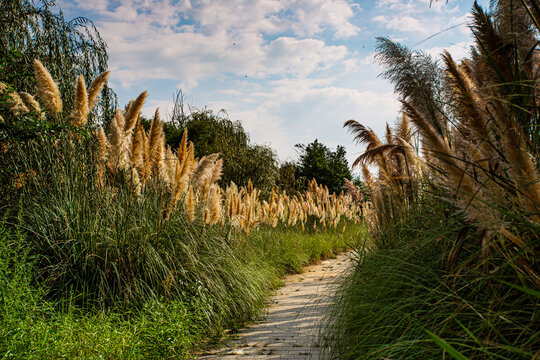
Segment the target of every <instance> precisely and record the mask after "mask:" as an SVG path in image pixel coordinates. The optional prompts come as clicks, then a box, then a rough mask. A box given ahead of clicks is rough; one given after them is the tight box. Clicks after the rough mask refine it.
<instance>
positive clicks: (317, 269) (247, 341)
mask: <svg viewBox="0 0 540 360" xmlns="http://www.w3.org/2000/svg"><path fill="white" fill-rule="evenodd" d="M351 254H352V253H343V254H341V255H339V256H338V257H337V258H336V259H330V260H325V261H323V262H321V263H319V264H316V265H310V266H308V267H306V268H304V272H303V273H302V274H294V275H289V276H287V277H286V278H285V286H284V287H282V288H280V289H279V290H278V291H277V294H276V295H275V296H273V297H272V298H271V301H270V306H269V307H268V309H267V314H266V316H265V318H264V320H263V321H261V322H259V323H257V324H254V325H252V326H251V327H249V328H247V329H244V330H242V331H240V332H239V334H238V337H237V339H236V340H233V341H232V342H231V343H229V345H228V346H227V347H226V348H222V349H220V350H217V351H215V352H213V353H210V354H207V355H204V356H201V357H199V359H201V360H217V359H221V360H247V359H260V360H263V359H294V360H297V359H320V358H322V356H323V355H324V354H323V349H322V348H321V347H320V346H319V339H318V335H319V329H320V325H321V322H322V320H323V318H324V311H325V309H326V307H327V305H328V303H329V301H330V298H331V296H332V289H333V287H332V285H333V284H334V283H335V280H336V279H337V278H338V277H339V275H340V274H341V273H342V272H343V271H345V270H346V269H347V268H348V267H349V266H350V265H351V262H352V261H351V256H352V255H351Z"/></svg>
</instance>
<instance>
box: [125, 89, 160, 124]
mask: <svg viewBox="0 0 540 360" xmlns="http://www.w3.org/2000/svg"><path fill="white" fill-rule="evenodd" d="M147 95H148V92H147V91H144V92H142V93H141V94H140V95H139V96H137V98H136V99H135V100H134V101H133V102H131V103H130V105H129V108H128V109H127V110H126V115H125V117H126V123H125V125H124V130H125V131H126V132H129V131H131V130H133V128H134V127H135V124H136V122H137V119H138V118H139V114H140V113H141V110H142V107H143V105H144V101H145V100H146V96H147ZM156 118H157V119H158V121H159V112H158V110H156Z"/></svg>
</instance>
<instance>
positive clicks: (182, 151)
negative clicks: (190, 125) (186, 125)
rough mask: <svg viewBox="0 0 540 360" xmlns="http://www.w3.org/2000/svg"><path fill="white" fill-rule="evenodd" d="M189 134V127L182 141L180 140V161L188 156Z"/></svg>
mask: <svg viewBox="0 0 540 360" xmlns="http://www.w3.org/2000/svg"><path fill="white" fill-rule="evenodd" d="M187 134H188V132H187V129H185V130H184V134H183V135H182V141H180V146H179V147H178V160H180V162H182V161H184V156H186V152H187Z"/></svg>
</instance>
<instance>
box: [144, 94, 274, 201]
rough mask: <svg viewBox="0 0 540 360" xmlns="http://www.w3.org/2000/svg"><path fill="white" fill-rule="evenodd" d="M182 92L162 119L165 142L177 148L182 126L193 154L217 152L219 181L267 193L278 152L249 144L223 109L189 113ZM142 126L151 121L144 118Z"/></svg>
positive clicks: (201, 154)
mask: <svg viewBox="0 0 540 360" xmlns="http://www.w3.org/2000/svg"><path fill="white" fill-rule="evenodd" d="M179 109H183V102H182V96H181V95H180V96H179V95H177V96H175V110H174V111H173V114H172V118H171V119H170V121H167V122H165V124H164V126H163V130H164V132H165V142H166V144H167V145H169V146H170V147H171V148H172V149H176V148H178V145H179V144H180V141H181V139H182V135H183V132H184V130H185V129H187V130H188V139H189V141H192V142H193V143H194V145H195V156H197V157H202V156H204V155H208V154H212V153H220V154H221V158H223V175H222V177H221V180H220V183H221V185H222V186H226V185H228V184H229V183H230V182H231V181H233V182H234V183H235V184H237V185H240V186H247V184H248V181H249V180H251V181H252V183H253V185H254V186H255V187H256V188H258V189H260V190H261V191H262V192H263V194H269V193H270V192H271V191H272V187H273V186H275V184H276V175H277V171H278V167H277V155H276V154H275V152H274V151H273V150H272V149H271V148H270V147H268V146H265V145H257V144H252V143H251V141H250V139H249V135H248V133H247V132H246V131H245V129H244V127H243V126H242V124H241V123H240V122H239V121H232V120H230V119H229V118H228V116H227V113H226V112H225V111H224V110H222V111H220V112H218V113H214V112H213V111H212V110H209V109H202V110H197V109H193V110H192V111H191V113H190V114H185V113H184V111H183V110H179ZM142 124H143V126H144V127H145V128H148V127H149V124H150V122H149V121H148V120H145V119H143V120H142Z"/></svg>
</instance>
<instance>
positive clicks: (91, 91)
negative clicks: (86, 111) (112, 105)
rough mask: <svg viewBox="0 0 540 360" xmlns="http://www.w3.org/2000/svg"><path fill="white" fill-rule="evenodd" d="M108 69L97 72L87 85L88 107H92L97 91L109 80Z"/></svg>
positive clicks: (97, 94)
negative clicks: (88, 85)
mask: <svg viewBox="0 0 540 360" xmlns="http://www.w3.org/2000/svg"><path fill="white" fill-rule="evenodd" d="M110 73H111V72H110V71H105V72H103V73H101V74H99V75H98V76H97V77H96V78H95V79H94V80H93V81H92V83H91V84H90V87H88V107H89V108H90V109H92V108H93V107H94V105H96V102H97V98H98V96H99V93H100V92H101V90H102V89H103V86H104V85H105V83H106V82H107V80H109V76H110Z"/></svg>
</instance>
